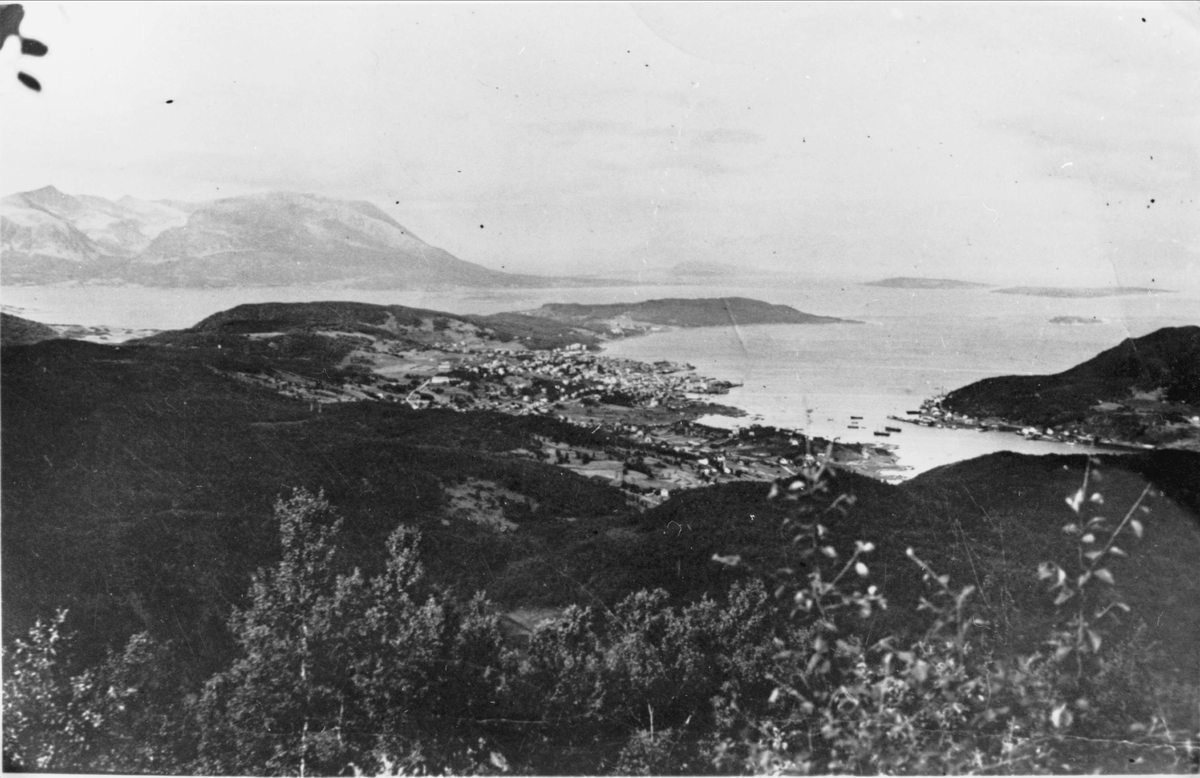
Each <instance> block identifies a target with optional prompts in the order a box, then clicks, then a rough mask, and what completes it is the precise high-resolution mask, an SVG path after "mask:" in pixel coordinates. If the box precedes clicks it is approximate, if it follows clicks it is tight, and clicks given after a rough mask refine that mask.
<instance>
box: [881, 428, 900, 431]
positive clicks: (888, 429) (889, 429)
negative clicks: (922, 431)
mask: <svg viewBox="0 0 1200 778" xmlns="http://www.w3.org/2000/svg"><path fill="white" fill-rule="evenodd" d="M884 429H885V430H887V431H888V432H900V431H901V430H900V428H899V427H884Z"/></svg>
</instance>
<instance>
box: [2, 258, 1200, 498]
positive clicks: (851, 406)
mask: <svg viewBox="0 0 1200 778" xmlns="http://www.w3.org/2000/svg"><path fill="white" fill-rule="evenodd" d="M721 296H742V297H750V298H755V299H760V300H766V301H768V302H772V303H780V304H786V305H791V306H793V307H795V308H798V309H799V310H802V311H805V312H807V313H814V314H820V315H826V316H836V317H839V318H845V319H854V320H857V321H859V322H861V323H859V324H827V325H757V326H742V325H739V324H737V322H731V323H730V325H729V326H726V327H712V328H703V329H691V330H676V331H672V332H664V333H658V334H653V335H649V336H645V337H640V338H630V339H627V340H622V341H615V342H612V343H610V344H608V345H607V346H606V347H605V353H606V354H609V355H611V356H618V357H627V358H630V359H639V360H649V361H655V360H660V359H667V360H672V361H684V362H689V363H691V364H693V365H695V366H696V368H697V369H698V370H699V371H700V372H701V373H703V374H705V375H709V376H712V377H715V378H721V379H724V380H729V381H734V382H738V383H741V384H743V386H741V387H738V388H736V389H734V390H733V391H732V392H730V394H729V395H728V396H726V397H724V398H716V399H718V401H720V402H722V403H724V404H729V405H733V406H736V407H738V408H741V409H743V410H745V411H746V412H747V413H749V414H752V416H750V417H745V418H740V419H733V418H730V417H711V418H709V419H707V420H706V421H707V422H708V423H712V424H718V425H730V424H748V423H752V422H755V421H758V422H761V423H763V424H771V425H775V426H780V427H789V428H793V429H798V430H803V431H806V432H808V433H809V434H812V435H816V436H821V437H825V438H829V439H834V438H839V439H841V440H842V441H846V442H864V443H871V444H886V445H889V446H894V447H895V450H896V454H897V456H898V459H899V463H900V465H901V467H903V468H905V470H903V471H901V472H898V473H896V475H898V476H911V475H914V474H916V473H919V472H922V471H924V470H928V469H930V468H932V467H936V466H939V465H943V464H949V463H951V462H955V461H959V460H962V459H968V458H971V457H975V456H980V455H983V454H987V453H991V452H993V451H1000V450H1010V451H1021V452H1025V453H1032V454H1039V453H1054V452H1071V453H1079V452H1080V451H1086V450H1087V449H1086V448H1083V447H1079V446H1067V445H1065V444H1058V443H1049V442H1040V441H1026V440H1023V439H1022V438H1020V437H1018V436H1016V435H1012V434H1004V433H979V432H975V431H970V430H964V431H959V430H944V429H929V428H922V427H917V426H915V425H910V424H896V423H895V422H892V421H889V420H888V419H887V417H888V416H889V415H894V416H900V417H903V416H905V411H906V410H909V409H916V408H917V407H919V406H920V403H921V401H922V400H923V399H924V398H926V397H930V396H932V395H935V394H938V393H940V392H942V391H949V390H952V389H956V388H958V387H961V386H965V385H966V384H969V383H971V382H974V381H978V380H980V379H982V378H987V377H990V376H997V375H1017V374H1035V373H1057V372H1060V371H1062V370H1066V369H1068V368H1070V367H1073V366H1074V365H1076V364H1079V363H1080V362H1083V361H1086V360H1088V359H1090V358H1091V357H1093V356H1095V355H1096V354H1097V353H1099V352H1100V351H1103V350H1104V349H1107V348H1111V347H1113V346H1115V345H1117V344H1118V343H1120V342H1121V341H1122V340H1124V339H1125V338H1128V337H1140V336H1142V335H1146V334H1148V333H1150V332H1153V331H1155V330H1157V329H1159V328H1161V327H1171V326H1183V325H1195V324H1200V293H1197V292H1186V293H1185V292H1176V293H1164V294H1153V295H1138V296H1125V297H1102V298H1048V297H1026V296H1016V295H1006V294H997V293H995V292H993V291H990V290H989V289H987V288H970V289H918V290H914V289H891V288H883V287H870V286H864V285H861V284H858V283H850V282H835V281H820V280H816V281H814V280H804V281H796V282H785V283H778V284H772V285H756V286H746V287H735V286H732V285H730V286H694V285H690V286H661V285H636V286H635V285H629V286H620V287H584V288H556V289H496V290H484V291H480V290H446V291H439V292H404V291H400V292H398V291H394V290H359V289H329V288H311V287H283V288H280V287H260V288H253V289H143V288H137V287H102V286H65V285H64V286H55V287H6V288H4V289H3V290H0V302H2V303H3V304H4V306H5V308H6V310H10V311H12V312H14V313H17V314H19V315H22V316H25V317H27V318H30V319H34V320H37V321H41V322H45V323H53V324H59V323H70V324H83V325H110V326H118V327H128V328H139V329H140V328H157V329H168V328H181V327H187V326H190V325H192V324H194V323H196V322H197V321H199V320H200V319H202V318H204V317H205V316H208V315H211V314H213V313H216V312H218V311H221V310H225V309H228V308H232V307H233V306H235V305H239V304H242V303H251V302H267V301H280V302H301V301H311V300H355V301H360V302H370V303H379V304H399V305H409V306H416V307H421V308H430V309H434V310H444V311H450V312H453V313H463V314H466V313H480V314H486V313H495V312H499V311H514V310H518V311H519V310H529V309H531V308H536V307H538V306H540V305H542V304H543V303H547V302H582V303H601V302H635V301H640V300H647V299H654V298H661V297H689V298H697V297H721ZM1064 316H1067V317H1078V318H1079V319H1086V320H1094V321H1095V322H1096V323H1091V324H1055V323H1051V321H1050V320H1051V319H1053V318H1055V317H1064ZM753 415H757V416H758V417H761V418H754V416H753ZM852 416H862V417H863V418H862V420H861V421H859V422H856V423H857V425H858V426H859V427H861V429H857V430H855V429H849V427H850V425H851V424H852V423H853V422H852V419H851V417H852ZM885 425H886V426H893V427H900V428H901V429H902V430H903V431H902V432H900V433H893V434H892V435H891V436H890V437H886V438H885V437H877V436H875V435H874V434H873V433H874V432H875V431H877V430H878V431H882V430H883V427H884V426H885Z"/></svg>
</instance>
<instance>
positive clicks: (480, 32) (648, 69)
mask: <svg viewBox="0 0 1200 778" xmlns="http://www.w3.org/2000/svg"><path fill="white" fill-rule="evenodd" d="M26 8H27V11H28V13H27V17H26V22H25V25H24V28H23V32H24V33H26V34H27V35H30V36H33V37H37V38H40V39H41V40H42V41H43V42H45V43H47V44H48V45H49V46H50V54H49V56H47V57H45V58H44V59H42V60H34V59H30V58H23V59H22V58H19V57H17V51H16V50H17V46H15V45H12V44H11V42H10V45H8V46H5V47H4V49H3V51H0V55H2V58H3V60H4V71H3V73H0V91H2V94H0V98H2V100H3V111H2V112H0V127H2V134H0V143H2V146H0V154H2V156H0V182H2V184H3V190H4V192H5V193H7V192H14V191H22V190H28V189H34V188H38V187H41V186H44V185H46V184H54V185H56V186H57V187H59V188H60V189H62V190H63V191H66V192H69V193H74V194H78V193H88V194H98V195H102V196H106V197H113V198H115V197H120V196H122V195H125V194H130V195H133V196H135V197H139V198H144V199H162V198H179V199H193V200H205V199H212V198H216V197H222V196H229V195H237V194H245V193H250V192H259V191H267V190H274V189H283V190H291V191H299V192H314V193H322V194H327V195H331V196H337V197H346V198H355V199H365V200H370V201H372V202H374V203H376V204H378V205H380V206H381V207H383V208H385V209H386V210H387V212H388V213H390V214H391V215H392V216H394V217H395V218H396V219H397V220H398V221H399V222H401V223H402V224H404V225H406V226H407V227H408V228H410V229H411V230H413V231H414V232H415V233H416V234H417V235H420V236H421V237H422V238H424V239H425V240H426V241H428V242H430V243H433V244H435V245H438V246H441V247H442V248H445V249H447V250H449V251H451V252H452V253H454V254H456V255H457V256H459V257H461V258H463V259H467V260H470V261H474V262H479V263H481V264H484V265H488V266H491V267H496V268H500V267H504V268H505V269H508V270H515V271H525V272H547V273H564V272H599V271H607V272H614V271H620V272H639V271H643V270H647V269H656V268H664V267H669V266H670V265H672V264H674V263H676V262H680V261H684V260H700V261H709V262H713V261H717V262H726V263H731V264H747V265H755V266H759V267H764V268H774V269H781V270H789V271H794V272H795V273H797V274H808V275H816V276H827V275H830V274H836V273H841V272H847V273H849V274H850V275H851V276H853V277H858V278H869V277H879V276H883V275H928V276H946V277H953V278H962V279H967V280H983V281H995V282H999V283H1005V282H1024V283H1040V284H1049V283H1065V284H1077V285H1101V284H1109V283H1114V282H1115V283H1122V284H1133V285H1149V284H1155V285H1158V286H1166V287H1168V288H1171V287H1180V286H1185V287H1197V286H1200V6H1198V5H1197V4H1196V3H1194V2H1189V3H1185V4H1177V5H1172V4H1165V5H1164V4H1151V3H1138V4H1068V5H1048V4H1032V5H1031V4H995V5H981V4H977V3H971V4H933V5H917V4H907V3H881V4H873V5H872V4H859V3H855V4H847V5H841V4H812V5H810V4H797V5H791V4H762V5H753V4H749V3H743V2H739V3H729V4H724V3H707V4H698V5H691V4H682V3H668V4H662V5H659V4H649V5H641V4H633V5H630V4H625V3H609V4H595V5H585V4H579V3H570V4H558V5H555V4H548V3H538V4H520V5H518V4H492V3H489V4H480V5H470V4H463V3H453V4H425V5H409V4H396V5H349V4H338V5H312V4H309V5H277V4H270V5H234V4H225V5H184V4H178V3H171V4H168V3H161V4H157V5H156V4H150V3H137V4H129V5H125V4H117V3H99V2H90V3H82V4H73V3H65V4H57V3H55V4H38V3H28V4H26ZM18 59H20V60H21V61H20V62H18ZM18 68H22V69H25V70H26V71H28V72H30V73H32V74H34V75H35V76H37V77H38V78H39V79H40V80H41V82H42V84H43V86H44V89H43V91H42V93H41V94H34V93H32V92H29V91H27V90H25V89H24V87H22V86H21V85H20V84H18V83H17V81H16V79H15V78H14V77H13V73H14V72H15V71H16V70H17V69H18ZM1148 206H1149V207H1148Z"/></svg>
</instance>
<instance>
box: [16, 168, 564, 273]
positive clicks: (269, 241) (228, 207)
mask: <svg viewBox="0 0 1200 778" xmlns="http://www.w3.org/2000/svg"><path fill="white" fill-rule="evenodd" d="M0 230H2V234H3V241H2V244H0V250H2V251H3V254H4V264H3V268H0V273H2V276H0V278H2V280H3V283H6V284H40V283H53V282H58V281H64V280H71V281H98V282H108V283H112V282H125V283H136V284H143V285H147V286H167V287H214V286H217V287H219V286H248V285H269V286H283V285H293V284H326V283H327V284H339V285H349V284H355V285H361V286H363V287H370V288H385V289H399V288H425V287H436V286H487V287H494V286H543V285H547V284H549V285H559V284H563V283H565V282H566V279H554V278H539V277H533V276H522V275H514V274H509V273H502V272H499V271H495V270H489V269H488V268H485V267H482V266H480V265H476V264H473V263H470V262H465V261H463V260H461V259H458V258H457V257H454V256H453V255H451V254H450V253H448V252H446V251H444V250H442V249H440V248H437V247H436V246H431V245H430V244H428V243H426V242H424V241H423V240H421V239H420V238H419V237H417V236H416V235H414V234H413V233H412V232H411V231H410V230H408V229H407V228H405V227H404V226H403V225H401V224H399V223H398V222H396V221H395V220H394V219H392V218H391V217H390V216H388V215H387V214H386V213H384V212H383V211H381V210H380V209H379V208H377V207H376V206H374V205H372V204H370V203H367V202H354V201H346V200H337V199H334V198H329V197H320V196H317V195H310V194H293V193H285V192H270V193H265V194H255V195H247V196H243V197H229V198H224V199H220V200H214V201H211V202H204V203H179V202H173V201H172V202H167V201H160V202H146V201H141V200H136V199H134V198H131V197H124V198H121V199H120V200H119V201H116V202H113V201H110V200H106V199H104V198H102V197H92V196H87V195H82V196H71V195H67V194H63V193H62V192H60V191H58V190H57V189H55V188H54V187H45V188H43V189H39V190H36V191H33V192H24V193H19V194H15V195H10V196H8V197H6V198H4V199H3V201H0ZM575 283H581V282H575Z"/></svg>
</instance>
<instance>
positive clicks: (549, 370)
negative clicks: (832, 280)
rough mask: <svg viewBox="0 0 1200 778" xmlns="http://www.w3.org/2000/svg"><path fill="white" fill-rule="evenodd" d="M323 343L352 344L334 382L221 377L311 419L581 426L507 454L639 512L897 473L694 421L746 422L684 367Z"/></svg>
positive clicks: (837, 451)
mask: <svg viewBox="0 0 1200 778" xmlns="http://www.w3.org/2000/svg"><path fill="white" fill-rule="evenodd" d="M321 334H322V335H325V336H326V337H330V338H338V339H346V340H349V341H350V342H352V343H353V344H354V348H353V350H352V351H351V352H350V354H349V355H348V356H347V357H346V358H345V360H344V361H343V369H342V370H340V371H339V372H338V374H337V375H336V376H334V377H331V378H329V379H316V378H312V377H306V376H301V375H298V374H295V373H289V372H286V371H282V370H274V369H272V370H266V371H260V372H255V373H249V372H229V373H228V375H229V376H231V377H232V378H234V379H236V380H238V381H241V382H244V383H249V384H253V385H257V386H261V387H265V388H268V389H271V390H273V391H276V392H279V393H281V394H283V395H285V396H289V397H293V398H296V399H300V400H305V401H308V402H309V403H311V404H312V407H313V408H314V410H317V411H319V409H320V406H321V405H324V404H328V403H342V402H362V401H377V402H389V403H398V404H404V405H406V406H407V407H409V408H411V409H413V410H428V409H445V410H451V411H459V412H462V411H472V410H473V411H494V412H499V413H505V414H510V415H516V416H543V417H547V418H553V419H556V420H559V421H562V422H565V423H567V424H571V425H573V426H576V427H580V428H584V429H587V430H589V431H590V432H591V433H593V435H592V438H593V439H597V440H603V441H604V442H603V444H602V445H580V444H578V443H575V444H570V443H567V442H564V441H556V440H552V439H550V438H548V437H545V436H537V437H536V440H537V443H538V445H537V446H536V447H531V448H529V449H523V450H519V451H516V452H514V453H517V454H518V455H522V456H528V457H530V458H534V459H538V460H541V461H545V462H547V463H549V464H553V465H555V466H558V467H562V468H565V469H568V470H571V471H573V472H575V473H578V474H580V475H583V476H586V477H591V478H601V479H604V480H606V481H610V482H612V483H613V484H614V485H616V486H618V487H620V488H621V489H622V490H624V491H625V492H626V493H627V495H628V496H629V500H630V504H631V505H634V506H637V507H640V508H645V507H652V506H654V505H657V504H660V503H661V502H663V501H665V500H666V499H668V498H669V497H670V495H671V493H672V492H674V491H677V490H680V489H690V488H694V487H697V486H703V485H706V484H714V483H723V482H727V481H735V480H753V481H763V482H774V481H776V480H779V479H782V478H788V477H795V476H797V475H799V474H800V472H801V469H802V468H804V467H819V466H821V465H822V464H828V465H830V466H833V467H840V468H846V469H850V470H855V471H857V472H860V473H864V474H869V475H875V476H877V477H879V475H880V472H881V471H882V470H885V469H894V468H895V467H896V463H895V457H894V456H893V455H892V453H891V452H890V450H889V449H888V448H887V447H886V446H883V445H879V446H871V445H863V444H842V443H837V444H830V443H829V442H827V441H823V440H818V439H814V440H809V439H807V438H805V437H804V436H802V435H800V434H798V433H796V432H793V431H790V430H777V429H774V428H771V427H763V426H761V425H750V426H747V427H742V428H740V429H735V430H727V429H723V428H720V427H715V426H708V425H705V424H703V423H700V422H699V421H698V420H699V419H701V418H703V417H705V416H713V415H719V416H731V417H738V416H745V414H744V413H743V412H742V411H740V410H738V409H736V408H731V407H728V406H724V405H719V404H717V403H714V402H712V398H713V397H715V396H719V395H723V394H725V393H727V392H728V391H729V390H730V389H731V388H732V387H733V386H735V385H736V384H733V383H730V382H728V381H722V380H718V379H713V378H708V377H704V376H700V375H697V374H696V373H695V370H694V368H693V367H692V366H691V365H687V364H679V363H675V362H666V361H661V362H656V363H653V364H647V363H644V362H637V361H634V360H628V359H616V358H612V357H605V356H601V355H599V354H596V353H594V352H592V351H588V350H587V348H586V347H585V346H583V345H582V344H572V345H569V346H566V347H562V348H556V349H544V350H535V349H529V348H525V347H523V346H520V345H510V344H497V343H495V342H489V341H478V340H475V339H471V340H470V341H464V340H459V341H457V342H448V343H441V344H438V345H436V346H435V345H430V344H413V343H411V342H408V343H403V342H400V341H395V340H388V339H385V338H377V337H372V336H370V335H364V334H362V333H345V332H323V333H321ZM271 336H272V334H263V333H256V334H254V335H251V336H249V337H251V338H254V339H256V340H262V339H264V338H270V337H271Z"/></svg>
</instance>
